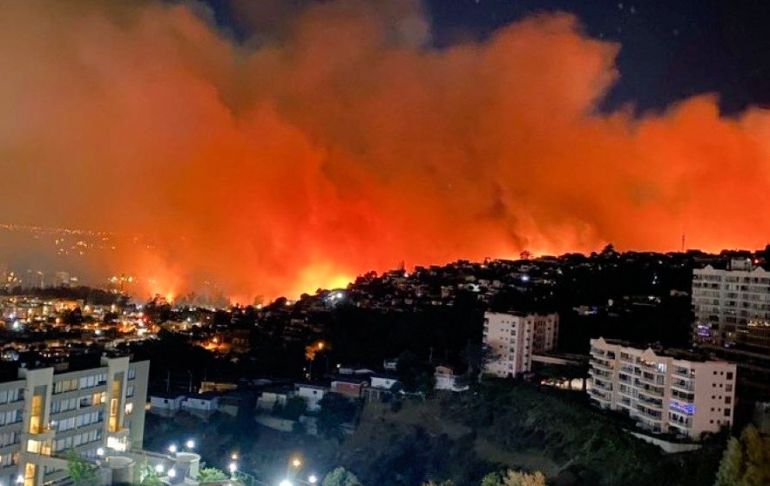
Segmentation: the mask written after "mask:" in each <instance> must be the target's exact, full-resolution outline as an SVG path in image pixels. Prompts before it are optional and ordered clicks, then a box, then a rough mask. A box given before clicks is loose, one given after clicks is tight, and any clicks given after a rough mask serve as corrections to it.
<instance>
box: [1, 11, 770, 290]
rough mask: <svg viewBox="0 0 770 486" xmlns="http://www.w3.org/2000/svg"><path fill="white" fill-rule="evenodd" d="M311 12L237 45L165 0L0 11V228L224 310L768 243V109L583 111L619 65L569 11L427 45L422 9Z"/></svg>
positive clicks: (692, 103) (685, 106) (700, 101)
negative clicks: (65, 241)
mask: <svg viewBox="0 0 770 486" xmlns="http://www.w3.org/2000/svg"><path fill="white" fill-rule="evenodd" d="M253 3H260V2H253ZM270 3H271V4H272V3H276V2H270ZM277 3H281V4H285V3H286V2H277ZM299 3H301V4H304V3H305V2H299ZM307 3H308V4H309V6H306V7H303V8H302V9H301V10H299V11H297V12H296V13H293V15H292V16H291V21H290V22H285V25H284V23H282V24H281V25H279V26H277V27H276V30H277V31H278V32H273V31H272V30H270V29H269V28H268V29H267V31H266V32H265V34H266V36H265V39H262V38H260V39H259V42H250V40H249V41H247V42H242V43H240V42H239V43H234V42H233V41H232V40H231V38H230V37H229V36H228V35H227V34H223V33H222V32H221V31H220V30H218V27H217V26H216V25H215V24H214V23H212V22H211V19H210V18H207V17H206V16H205V15H200V12H198V11H197V10H196V9H193V8H190V6H189V5H188V4H186V3H183V2H128V4H130V6H129V5H127V3H126V2H121V1H119V0H103V1H101V2H60V1H56V0H27V1H24V2H9V5H4V6H3V7H4V9H3V15H2V16H0V61H2V64H3V65H8V66H14V69H11V70H6V71H7V72H4V73H3V76H2V77H0V100H2V101H3V103H4V105H3V106H4V108H6V109H4V110H2V111H0V133H1V134H2V136H1V137H0V153H2V154H4V165H3V167H2V176H3V180H4V181H5V182H6V184H5V193H4V196H5V198H6V200H8V201H14V204H13V205H5V207H4V208H2V211H3V215H2V218H0V220H3V219H8V220H14V221H32V222H35V223H36V224H40V225H50V226H57V227H61V226H66V227H73V228H74V227H78V228H99V229H100V230H102V229H104V230H105V231H115V232H121V231H122V232H124V233H130V234H131V235H134V234H137V235H142V237H143V238H142V239H137V241H136V243H135V246H134V247H128V246H125V245H124V246H120V245H116V247H115V249H114V251H110V252H109V255H108V256H105V257H100V259H98V260H95V261H93V262H91V261H86V260H85V259H83V260H82V262H83V263H82V265H83V266H84V267H88V269H89V270H91V271H92V273H97V271H98V270H101V271H107V272H109V273H108V274H109V275H131V276H133V277H134V278H133V281H131V280H126V281H125V282H122V281H121V282H120V284H121V285H125V288H126V291H128V292H130V293H132V294H133V295H135V296H137V298H140V299H141V298H150V297H152V296H154V295H161V296H165V297H166V298H167V299H168V300H169V301H173V300H176V301H179V302H181V301H184V300H185V299H186V297H187V296H188V294H190V293H192V292H195V293H196V294H197V295H199V296H200V295H205V296H206V297H207V298H209V301H210V302H214V301H217V302H218V301H221V300H222V299H224V298H225V297H230V298H231V300H232V301H233V302H239V303H241V304H252V303H255V302H256V303H259V302H268V301H270V300H272V299H274V298H276V297H279V296H287V297H289V298H291V299H296V298H297V297H299V296H300V295H301V294H302V293H306V292H307V293H314V292H315V291H316V289H318V288H336V287H346V286H347V285H348V284H349V282H351V281H352V280H353V279H354V278H355V276H356V275H359V274H362V273H364V272H368V271H372V270H373V271H377V272H382V271H385V270H389V269H394V268H398V267H399V266H400V263H401V262H402V261H404V262H405V265H406V266H407V267H408V268H413V267H414V266H415V265H430V264H444V263H448V262H451V261H455V260H458V259H468V260H475V261H482V260H483V259H484V258H486V257H491V258H510V259H516V258H518V257H519V255H520V253H521V252H522V251H524V250H527V251H529V252H530V253H531V254H532V256H533V257H536V256H538V255H542V254H561V253H565V252H575V251H578V252H591V251H600V250H601V248H602V247H603V246H604V245H605V244H607V243H609V242H611V243H613V244H614V245H615V247H616V248H617V249H618V250H632V249H634V250H650V251H670V250H679V249H680V247H681V241H682V235H686V247H687V248H701V249H705V250H709V251H719V250H721V249H722V248H738V247H742V248H750V249H758V248H763V247H764V246H765V244H767V242H768V239H769V238H770V237H769V236H768V235H770V223H769V222H768V220H767V218H766V217H765V214H767V213H768V212H770V113H768V111H766V110H762V109H759V108H755V107H750V108H748V109H747V110H746V111H745V112H743V113H741V114H738V115H735V116H731V117H724V116H721V114H720V111H719V105H718V102H717V99H716V97H715V96H712V95H702V96H696V97H692V98H689V99H684V100H682V101H681V102H679V103H677V104H675V105H672V106H670V107H668V109H667V110H665V111H663V112H658V113H645V114H642V115H636V114H635V113H634V110H633V108H634V107H626V108H623V109H618V110H616V111H614V112H612V113H607V112H603V111H601V110H599V109H598V107H599V106H600V103H601V102H602V100H603V99H604V98H605V96H606V95H607V93H609V92H610V90H611V89H612V88H613V86H614V83H615V81H616V80H617V79H618V76H619V72H618V67H617V64H616V58H617V55H618V52H619V50H620V49H621V47H622V46H619V45H617V44H613V43H610V42H606V41H603V40H600V39H596V38H591V37H590V36H588V35H587V34H586V32H585V31H584V29H583V28H582V26H581V25H580V23H579V19H577V18H575V17H573V16H571V15H568V14H563V13H550V14H542V15H538V16H535V17H533V18H528V19H524V20H522V21H519V22H516V23H513V24H511V25H508V26H505V27H502V28H500V29H498V30H496V31H495V32H494V34H493V35H491V36H490V37H489V38H487V39H485V40H483V41H466V42H458V43H456V44H454V45H452V46H450V47H447V48H444V49H430V48H426V47H425V46H429V45H431V39H430V35H431V32H430V19H429V17H428V15H426V13H425V12H424V11H423V5H422V2H421V1H420V0H392V1H388V2H352V1H343V0H330V1H327V2H307ZM260 18H262V19H264V18H271V17H270V15H267V14H264V12H263V14H262V16H261V17H260ZM246 20H248V19H246ZM251 20H253V21H255V22H257V21H258V20H259V19H251ZM270 34H276V35H275V36H274V37H275V38H273V37H271V35H270ZM275 39H279V40H275ZM263 41H264V42H263ZM52 45H55V46H56V49H51V46H52ZM6 155H7V156H6ZM70 178H72V179H73V181H76V184H77V185H76V190H73V187H75V186H73V184H74V182H73V184H62V183H61V181H62V180H68V179H70ZM105 188H115V189H116V190H115V191H114V192H115V194H110V197H105ZM65 223H66V224H65ZM18 251H19V253H20V254H23V255H26V253H24V252H25V251H27V249H25V248H24V247H21V248H19V250H18ZM78 258H79V257H78ZM79 261H80V260H79ZM92 267H93V268H92ZM84 272H85V270H84Z"/></svg>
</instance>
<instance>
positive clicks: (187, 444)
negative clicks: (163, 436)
mask: <svg viewBox="0 0 770 486" xmlns="http://www.w3.org/2000/svg"><path fill="white" fill-rule="evenodd" d="M184 446H185V447H187V448H188V449H190V450H192V449H195V441H194V440H192V439H190V440H188V441H187V442H185V444H184Z"/></svg>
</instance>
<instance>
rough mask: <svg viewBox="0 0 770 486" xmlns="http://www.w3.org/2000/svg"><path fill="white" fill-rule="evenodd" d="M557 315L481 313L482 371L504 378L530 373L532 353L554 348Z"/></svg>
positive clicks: (556, 335) (557, 325)
mask: <svg viewBox="0 0 770 486" xmlns="http://www.w3.org/2000/svg"><path fill="white" fill-rule="evenodd" d="M558 330H559V315H558V314H555V313H554V314H534V313H529V314H525V313H520V312H511V313H500V312H486V313H484V344H485V346H486V347H487V349H488V352H489V358H488V360H487V362H486V363H485V364H484V373H486V374H490V375H494V376H498V377H500V378H505V377H508V376H516V375H518V374H520V373H526V372H529V371H530V370H531V369H532V355H533V354H535V353H542V352H546V351H552V350H554V349H555V348H556V343H557V339H558Z"/></svg>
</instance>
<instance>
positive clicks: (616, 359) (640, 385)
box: [589, 338, 737, 439]
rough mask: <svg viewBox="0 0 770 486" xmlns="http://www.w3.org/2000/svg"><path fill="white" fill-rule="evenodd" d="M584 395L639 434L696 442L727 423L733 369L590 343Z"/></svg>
mask: <svg viewBox="0 0 770 486" xmlns="http://www.w3.org/2000/svg"><path fill="white" fill-rule="evenodd" d="M590 365H591V368H590V371H589V375H590V377H589V394H590V397H591V399H592V400H593V401H594V402H595V403H596V404H597V405H599V406H600V407H601V408H606V409H610V410H617V411H620V412H623V413H626V414H627V415H629V416H631V417H632V418H633V419H634V420H636V422H637V423H638V425H639V426H640V427H641V428H644V429H647V430H651V431H653V432H656V433H674V434H677V435H681V436H686V437H690V438H693V439H700V438H701V436H702V434H704V433H715V432H718V431H719V430H720V429H721V428H722V427H729V426H730V425H732V423H733V408H734V406H735V381H736V374H737V372H736V365H735V364H733V363H728V362H725V361H711V360H703V359H699V358H698V357H697V356H696V355H694V353H685V352H679V351H677V352H660V351H659V352H656V351H653V350H652V349H650V348H648V349H638V348H632V347H630V346H626V345H624V344H623V343H619V342H616V341H610V340H605V339H603V338H598V339H592V340H591V361H590Z"/></svg>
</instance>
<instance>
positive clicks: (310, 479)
mask: <svg viewBox="0 0 770 486" xmlns="http://www.w3.org/2000/svg"><path fill="white" fill-rule="evenodd" d="M307 482H308V483H310V484H315V483H317V482H318V476H316V475H315V474H311V475H310V476H308V477H307Z"/></svg>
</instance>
